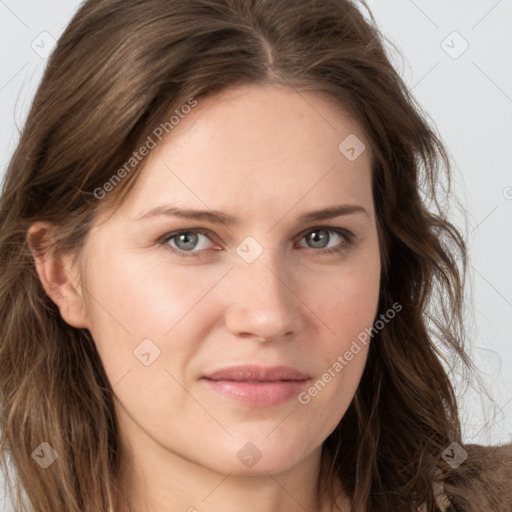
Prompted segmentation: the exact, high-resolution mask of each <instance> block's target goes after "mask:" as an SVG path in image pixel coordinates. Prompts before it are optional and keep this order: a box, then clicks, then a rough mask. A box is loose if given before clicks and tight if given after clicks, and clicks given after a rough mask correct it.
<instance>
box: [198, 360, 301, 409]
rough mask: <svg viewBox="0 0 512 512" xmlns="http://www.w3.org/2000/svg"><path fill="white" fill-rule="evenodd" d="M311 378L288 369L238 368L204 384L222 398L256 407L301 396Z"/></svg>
mask: <svg viewBox="0 0 512 512" xmlns="http://www.w3.org/2000/svg"><path fill="white" fill-rule="evenodd" d="M309 380H310V377H309V375H307V374H305V373H303V372H301V371H299V370H297V369H295V368H291V367H288V366H274V367H263V366H256V365H246V366H236V367H232V368H225V369H222V370H219V371H215V372H213V373H211V374H208V375H205V376H204V377H202V379H201V381H202V382H203V383H204V384H205V385H206V386H207V387H208V388H209V389H211V390H213V391H215V392H216V393H219V394H220V395H222V396H224V397H226V398H228V399H231V400H235V401H238V402H241V403H244V404H246V405H249V406H254V407H270V406H275V405H278V404H281V403H283V402H286V401H288V400H290V399H291V398H292V397H294V396H297V394H298V393H300V391H301V390H302V389H303V388H304V387H305V385H306V384H307V382H309Z"/></svg>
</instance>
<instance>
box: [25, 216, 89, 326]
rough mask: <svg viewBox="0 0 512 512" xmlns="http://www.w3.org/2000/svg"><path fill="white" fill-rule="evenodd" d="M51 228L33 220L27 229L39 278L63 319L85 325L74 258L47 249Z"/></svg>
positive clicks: (83, 308)
mask: <svg viewBox="0 0 512 512" xmlns="http://www.w3.org/2000/svg"><path fill="white" fill-rule="evenodd" d="M53 231H54V226H53V225H52V224H50V223H48V222H42V221H40V222H35V223H34V224H32V225H31V226H30V228H29V229H28V231H27V242H28V245H29V247H30V250H31V251H32V254H33V255H34V263H35V266H36V270H37V273H38V275H39V279H40V281H41V284H42V285H43V288H44V290H45V292H46V294H47V295H48V296H49V297H50V299H52V301H53V302H55V304H56V305H57V307H58V308H59V311H60V314H61V316H62V318H63V319H64V321H65V322H66V323H68V324H69V325H71V326H73V327H78V328H89V322H88V319H87V315H86V308H85V302H84V298H83V290H82V287H81V285H80V272H79V268H78V265H77V263H76V258H75V256H74V255H71V254H65V255H55V254H53V251H49V250H48V248H49V247H50V246H51V245H52V242H53Z"/></svg>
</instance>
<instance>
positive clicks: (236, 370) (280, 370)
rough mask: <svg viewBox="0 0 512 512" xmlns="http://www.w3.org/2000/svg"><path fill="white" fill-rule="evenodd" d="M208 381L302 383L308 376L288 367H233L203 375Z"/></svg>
mask: <svg viewBox="0 0 512 512" xmlns="http://www.w3.org/2000/svg"><path fill="white" fill-rule="evenodd" d="M204 378H206V379H210V380H232V381H236V382H246V381H255V382H276V381H280V380H291V381H303V380H307V379H309V375H306V374H305V373H303V372H301V371H299V370H297V369H295V368H291V367H289V366H272V367H264V366H257V365H244V366H233V367H231V368H224V369H222V370H218V371H215V372H213V373H209V374H208V375H205V376H204Z"/></svg>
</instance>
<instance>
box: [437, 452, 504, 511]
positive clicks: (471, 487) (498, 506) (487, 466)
mask: <svg viewBox="0 0 512 512" xmlns="http://www.w3.org/2000/svg"><path fill="white" fill-rule="evenodd" d="M464 449H465V450H466V452H467V454H468V456H467V458H466V460H464V462H463V463H462V464H461V465H460V466H458V467H457V468H455V469H454V471H453V472H452V474H451V475H450V476H449V477H448V478H447V479H446V480H445V481H444V492H445V495H446V497H447V498H448V500H449V502H450V507H448V508H447V509H446V510H447V512H486V511H489V512H490V511H492V512H512V444H506V445H501V446H481V445H477V444H467V445H464Z"/></svg>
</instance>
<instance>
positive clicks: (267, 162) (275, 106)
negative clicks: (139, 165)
mask: <svg viewBox="0 0 512 512" xmlns="http://www.w3.org/2000/svg"><path fill="white" fill-rule="evenodd" d="M197 102H198V104H197V106H196V107H194V108H193V109H191V110H190V111H189V113H187V114H186V115H183V116H182V117H181V119H180V121H179V123H178V124H176V125H175V126H174V127H173V129H172V131H170V133H169V134H168V135H166V136H165V137H164V138H163V139H162V140H161V141H157V145H156V147H155V148H154V149H152V150H151V152H150V154H149V155H148V157H147V159H146V162H145V165H144V168H143V170H142V174H141V176H140V177H139V180H138V183H137V184H136V186H135V187H134V189H133V191H131V193H130V196H131V197H129V198H128V201H127V202H126V205H125V206H124V208H125V209H126V210H127V211H128V213H129V215H130V216H131V217H133V216H134V215H136V214H137V213H140V212H141V211H142V210H144V209H148V208H151V207H152V206H155V205H156V204H162V203H164V202H166V201H167V202H169V203H172V204H175V205H176V206H178V207H179V206H180V205H181V206H187V207H202V208H204V207H205V206H206V207H208V208H212V209H220V210H222V209H225V207H226V206H231V207H232V209H233V210H237V211H240V209H242V210H244V211H246V212H248V211H249V210H252V209H257V208H259V209H260V210H262V211H264V212H266V213H267V214H268V216H269V217H275V216H276V215H279V214H280V213H281V210H283V209H289V208H290V207H292V206H293V204H296V203H298V202H300V203H301V205H302V206H303V207H304V208H306V207H308V206H311V207H316V206H317V205H318V203H319V201H320V202H321V206H325V204H326V203H333V204H334V203H339V202H340V201H347V200H348V201H359V202H366V206H369V204H368V200H369V199H371V197H369V192H370V188H371V187H370V182H371V156H370V151H369V143H368V141H367V139H366V137H365V134H364V132H363V130H362V128H361V126H360V125H359V123H358V122H357V121H356V120H354V119H353V118H352V117H350V115H349V114H348V112H347V111H346V110H345V109H344V108H343V107H341V106H340V105H338V104H335V103H334V102H333V101H330V100H329V99H328V98H327V97H326V96H323V95H320V94H318V93H313V92H298V91H296V90H294V89H292V88H289V87H283V86H269V85H265V86H261V85H250V86H243V87H237V88H231V89H228V90H225V91H222V92H221V93H218V94H215V95H211V96H208V97H206V98H198V100H197ZM349 146H351V147H352V148H354V149H355V151H356V156H357V158H355V159H354V158H353V153H354V152H352V153H348V154H347V153H346V150H347V149H352V148H351V147H349ZM363 148H366V149H364V150H363ZM359 153H360V154H359ZM347 156H348V157H347ZM349 157H351V158H349ZM262 211H260V215H261V214H262Z"/></svg>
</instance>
